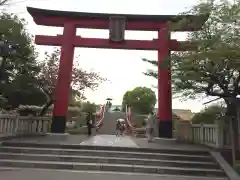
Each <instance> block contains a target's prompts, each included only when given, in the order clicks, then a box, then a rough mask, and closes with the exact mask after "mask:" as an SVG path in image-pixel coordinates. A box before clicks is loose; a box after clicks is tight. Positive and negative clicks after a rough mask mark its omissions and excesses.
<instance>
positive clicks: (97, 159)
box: [0, 153, 220, 169]
mask: <svg viewBox="0 0 240 180" xmlns="http://www.w3.org/2000/svg"><path fill="white" fill-rule="evenodd" d="M0 159H14V160H26V161H57V162H61V161H62V162H73V163H79V162H84V163H108V164H132V165H146V166H167V167H170V166H171V167H186V168H202V169H219V168H220V166H219V165H218V164H216V163H213V162H198V161H176V160H157V159H144V158H124V157H102V156H82V155H79V156H76V155H75V156H74V155H58V154H55V155H54V154H51V155H48V154H23V153H11V154H10V153H0Z"/></svg>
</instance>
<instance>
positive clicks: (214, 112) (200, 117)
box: [192, 105, 226, 124]
mask: <svg viewBox="0 0 240 180" xmlns="http://www.w3.org/2000/svg"><path fill="white" fill-rule="evenodd" d="M225 111H226V108H224V107H221V106H219V105H213V106H209V107H207V108H205V109H204V110H202V111H201V112H199V113H197V114H195V115H194V116H193V118H192V123H194V124H201V123H202V124H214V123H215V121H216V120H222V119H223V118H224V115H225Z"/></svg>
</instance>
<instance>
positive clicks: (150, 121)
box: [146, 112, 155, 142]
mask: <svg viewBox="0 0 240 180" xmlns="http://www.w3.org/2000/svg"><path fill="white" fill-rule="evenodd" d="M154 126H155V117H154V113H153V112H151V113H150V114H149V116H148V118H147V125H146V134H147V139H148V142H152V141H153V137H154Z"/></svg>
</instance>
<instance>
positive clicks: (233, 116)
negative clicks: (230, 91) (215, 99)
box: [225, 98, 240, 165]
mask: <svg viewBox="0 0 240 180" xmlns="http://www.w3.org/2000/svg"><path fill="white" fill-rule="evenodd" d="M225 102H226V104H227V116H229V121H230V123H229V124H230V127H229V128H230V129H229V130H230V135H231V146H232V147H231V149H232V160H233V165H234V164H235V161H236V158H237V154H238V151H239V149H240V148H239V135H238V127H239V126H238V117H237V115H238V113H237V111H238V104H237V103H235V102H236V98H232V99H230V100H225Z"/></svg>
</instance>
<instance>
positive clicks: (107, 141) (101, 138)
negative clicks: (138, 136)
mask: <svg viewBox="0 0 240 180" xmlns="http://www.w3.org/2000/svg"><path fill="white" fill-rule="evenodd" d="M81 144H82V145H93V146H117V147H134V148H137V147H138V145H137V144H136V143H135V142H134V141H133V140H132V139H131V138H130V137H128V136H119V137H116V136H115V135H97V136H94V137H91V138H90V139H88V140H86V141H83V142H82V143H81Z"/></svg>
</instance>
